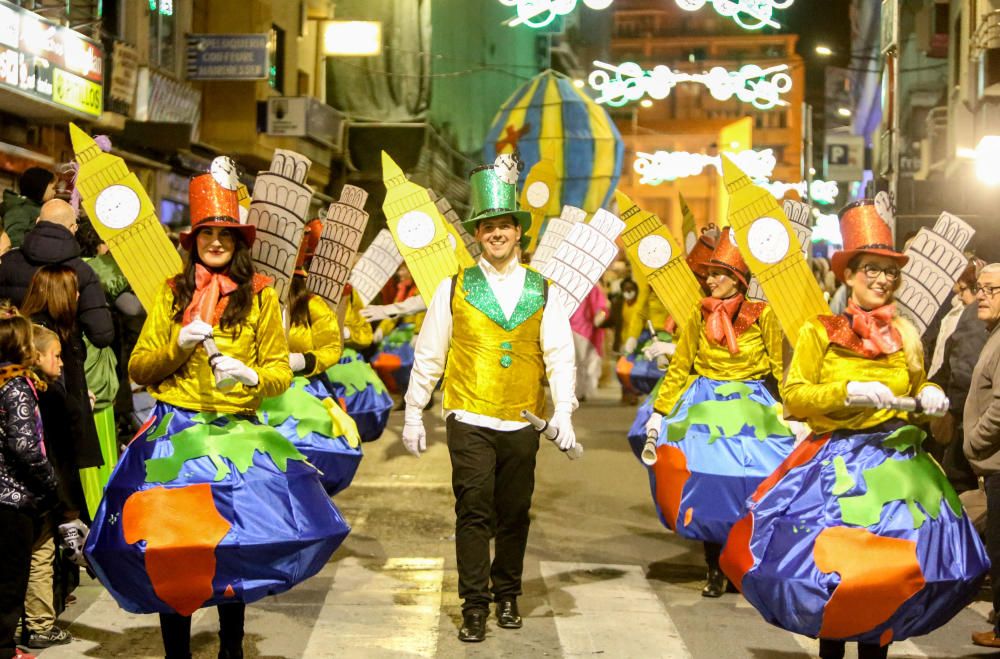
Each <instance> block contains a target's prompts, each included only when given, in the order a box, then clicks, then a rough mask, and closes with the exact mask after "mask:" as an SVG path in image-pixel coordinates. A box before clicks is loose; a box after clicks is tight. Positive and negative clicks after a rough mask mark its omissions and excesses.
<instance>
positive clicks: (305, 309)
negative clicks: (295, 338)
mask: <svg viewBox="0 0 1000 659" xmlns="http://www.w3.org/2000/svg"><path fill="white" fill-rule="evenodd" d="M312 296H313V294H312V293H311V292H310V291H309V287H308V286H306V278H305V277H299V276H297V275H296V276H295V277H292V285H291V287H290V288H289V289H288V316H289V324H290V325H305V326H307V327H308V326H309V325H311V324H312V318H311V317H310V316H309V300H311V299H312Z"/></svg>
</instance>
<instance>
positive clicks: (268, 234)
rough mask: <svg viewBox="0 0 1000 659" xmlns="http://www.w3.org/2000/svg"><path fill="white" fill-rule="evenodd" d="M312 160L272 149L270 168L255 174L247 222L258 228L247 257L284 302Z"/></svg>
mask: <svg viewBox="0 0 1000 659" xmlns="http://www.w3.org/2000/svg"><path fill="white" fill-rule="evenodd" d="M311 165H312V162H311V161H310V160H309V159H308V158H306V157H305V156H303V155H302V154H300V153H296V152H294V151H287V150H285V149H275V151H274V157H273V158H272V159H271V169H269V170H267V171H266V172H260V173H259V174H257V180H256V182H255V183H254V186H253V200H252V201H251V202H250V211H249V213H248V214H247V224H252V225H254V226H255V227H257V240H256V241H254V244H253V249H251V250H250V256H251V257H252V258H253V262H254V266H255V267H256V268H257V271H258V272H260V273H263V274H265V275H267V276H268V277H271V278H273V279H274V289H275V290H276V291H277V293H278V298H279V299H280V300H281V303H282V304H284V303H285V301H286V300H287V299H288V287H289V286H290V285H291V282H292V272H293V271H294V270H295V258H296V257H297V256H298V253H299V244H300V243H301V242H302V234H303V232H304V231H305V225H306V222H307V221H308V219H309V202H310V200H311V199H312V188H310V187H309V186H308V185H306V176H307V175H308V174H309V167H310V166H311Z"/></svg>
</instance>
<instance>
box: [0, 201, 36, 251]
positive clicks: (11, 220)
mask: <svg viewBox="0 0 1000 659" xmlns="http://www.w3.org/2000/svg"><path fill="white" fill-rule="evenodd" d="M41 211H42V207H41V206H39V205H38V204H36V203H35V202H34V201H32V200H31V199H28V198H27V197H22V196H21V195H19V194H16V193H14V192H11V191H10V190H4V191H3V204H0V217H2V218H3V230H4V231H6V232H7V237H8V238H10V246H11V247H12V248H13V247H20V246H21V244H22V243H23V242H24V236H25V234H27V233H28V231H30V230H31V227H33V226H35V220H37V219H38V214H39V213H40V212H41Z"/></svg>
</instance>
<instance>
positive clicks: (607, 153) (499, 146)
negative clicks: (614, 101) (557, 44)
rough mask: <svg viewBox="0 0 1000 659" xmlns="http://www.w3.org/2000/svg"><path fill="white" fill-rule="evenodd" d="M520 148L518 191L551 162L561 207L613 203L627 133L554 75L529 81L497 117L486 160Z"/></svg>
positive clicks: (591, 209) (488, 138) (586, 207)
mask: <svg viewBox="0 0 1000 659" xmlns="http://www.w3.org/2000/svg"><path fill="white" fill-rule="evenodd" d="M515 150H516V151H517V152H518V153H519V155H520V157H521V160H523V161H524V163H525V167H524V169H523V170H522V171H521V180H520V181H519V185H518V187H520V186H522V185H523V184H524V179H525V178H526V177H527V175H528V171H529V170H530V169H531V168H532V167H533V166H534V165H535V163H537V162H538V161H539V160H542V159H546V160H551V161H552V162H553V163H554V164H555V168H556V173H557V175H558V180H557V183H556V188H557V190H556V193H557V194H558V196H559V198H560V202H561V206H562V205H567V204H568V205H570V206H576V207H578V208H582V209H584V210H585V211H587V212H588V213H593V212H595V211H597V209H599V208H601V207H603V206H604V205H605V204H606V203H608V202H609V201H610V200H611V195H612V193H613V192H614V190H615V186H616V185H617V184H618V178H619V176H620V175H621V170H622V161H623V160H624V156H625V145H624V144H623V143H622V138H621V134H620V133H619V132H618V129H617V128H616V127H615V124H614V122H613V121H612V120H611V117H609V116H608V113H607V111H605V110H604V108H602V107H601V106H599V105H598V104H597V103H595V102H594V101H593V100H592V99H591V98H590V97H589V96H587V95H586V94H585V93H584V92H583V91H582V90H579V89H577V88H576V87H574V86H573V82H572V81H571V80H570V79H569V78H567V77H566V76H564V75H561V74H559V73H556V72H554V71H545V72H544V73H541V74H539V75H538V76H536V77H535V78H533V79H532V80H530V81H529V82H527V83H525V84H524V86H522V87H521V88H520V89H518V90H517V91H515V92H514V93H513V94H512V95H511V97H510V98H509V99H507V102H506V103H504V104H503V106H502V107H501V108H500V112H499V113H497V116H496V118H494V119H493V125H492V126H491V127H490V132H489V134H488V135H487V136H486V144H485V145H484V147H483V153H484V156H485V161H486V162H493V161H494V160H495V159H496V157H497V155H498V154H500V153H512V152H514V151H515Z"/></svg>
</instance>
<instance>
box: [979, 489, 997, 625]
mask: <svg viewBox="0 0 1000 659" xmlns="http://www.w3.org/2000/svg"><path fill="white" fill-rule="evenodd" d="M983 481H984V483H985V485H986V553H987V554H989V557H990V563H991V565H990V586H991V588H992V589H993V610H994V611H1000V473H996V474H990V475H989V476H987V477H986V478H984V479H983ZM995 630H996V633H997V634H1000V619H998V621H997V623H996V624H995Z"/></svg>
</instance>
